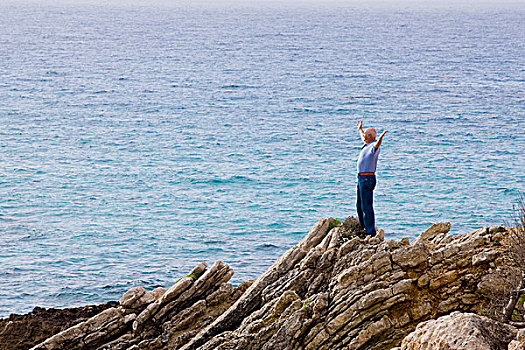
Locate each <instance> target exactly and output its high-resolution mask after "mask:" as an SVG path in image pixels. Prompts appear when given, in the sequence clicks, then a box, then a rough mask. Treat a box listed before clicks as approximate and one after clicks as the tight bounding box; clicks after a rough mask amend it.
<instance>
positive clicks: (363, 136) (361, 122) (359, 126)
mask: <svg viewBox="0 0 525 350" xmlns="http://www.w3.org/2000/svg"><path fill="white" fill-rule="evenodd" d="M357 130H359V135H361V140H363V142H365V132H364V131H363V121H362V120H358V121H357Z"/></svg>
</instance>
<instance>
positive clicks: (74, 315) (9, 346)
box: [0, 301, 118, 350]
mask: <svg viewBox="0 0 525 350" xmlns="http://www.w3.org/2000/svg"><path fill="white" fill-rule="evenodd" d="M115 306H118V302H116V301H112V302H109V303H104V304H101V305H89V306H84V307H79V308H68V309H43V308H40V307H36V308H35V309H34V310H33V311H32V312H30V313H28V314H26V315H15V314H13V315H11V316H9V317H8V318H6V319H3V320H0V350H27V349H29V348H31V347H32V346H33V345H35V344H38V343H40V342H42V341H44V340H46V339H47V338H49V337H51V336H52V335H54V334H57V333H59V332H61V331H63V330H66V329H68V328H70V327H72V326H74V325H76V324H79V323H81V322H84V321H86V320H87V319H88V318H90V317H93V316H95V315H97V314H99V313H101V312H102V311H104V310H106V309H108V308H110V307H115Z"/></svg>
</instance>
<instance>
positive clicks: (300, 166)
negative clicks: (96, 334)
mask: <svg viewBox="0 0 525 350" xmlns="http://www.w3.org/2000/svg"><path fill="white" fill-rule="evenodd" d="M524 32H525V9H524V8H518V9H513V10H504V9H498V10H497V9H490V8H489V9H484V10H461V11H459V10H450V9H448V10H447V9H440V10H410V9H404V10H382V9H366V8H352V7H344V8H331V7H325V8H315V7H310V8H294V7H290V8H286V9H277V8H273V9H272V8H222V9H221V8H218V9H206V8H200V9H199V8H177V7H162V6H158V7H133V6H117V5H113V6H110V5H105V6H80V5H67V6H66V5H62V6H58V5H56V6H50V5H47V6H44V5H41V6H31V5H20V4H16V3H7V4H6V3H2V5H0V147H1V152H0V154H1V157H2V158H1V160H0V246H1V247H2V248H1V251H0V286H1V288H0V316H1V317H5V316H7V315H8V314H9V313H11V312H16V313H22V312H27V311H29V310H31V309H32V308H33V307H35V306H43V307H66V306H79V305H85V304H88V303H99V302H103V301H107V300H114V299H117V298H119V297H120V296H121V294H122V293H123V292H124V291H126V290H127V289H129V288H130V287H132V286H135V285H142V286H144V287H146V288H153V287H156V286H164V287H167V286H170V285H171V284H172V283H174V281H176V280H177V279H178V278H179V277H180V276H182V275H185V274H187V273H188V271H189V270H190V269H191V268H192V267H193V266H194V265H195V264H196V263H198V262H200V261H207V262H208V263H213V262H214V261H215V260H219V259H220V260H223V261H224V262H226V263H228V264H229V265H230V266H232V267H233V269H234V270H235V271H236V275H235V276H234V278H233V281H234V283H239V282H241V281H244V280H246V279H250V278H252V279H253V278H256V277H257V276H258V275H259V274H260V273H262V272H263V271H264V270H265V269H266V268H267V267H268V266H269V265H270V264H271V263H272V262H273V261H274V260H275V259H277V258H278V257H279V256H280V255H281V254H282V253H283V252H284V251H285V250H286V249H288V248H289V247H290V246H292V245H294V244H295V243H297V242H298V241H299V240H300V239H301V238H302V237H303V235H304V234H305V233H306V232H308V230H309V229H310V227H311V226H312V225H313V224H314V223H315V222H316V221H317V220H318V219H319V218H321V217H329V216H332V217H339V218H344V217H346V216H348V215H355V209H354V202H355V185H356V179H355V162H356V159H357V156H358V153H359V150H360V146H361V144H360V141H359V137H358V134H357V132H356V129H355V126H356V122H357V120H358V119H363V120H364V124H365V127H367V126H375V127H376V128H377V129H378V131H379V132H381V131H382V130H388V131H389V132H388V134H387V136H386V137H385V140H384V143H383V146H382V151H381V155H380V160H379V165H378V185H377V188H376V192H375V207H376V216H377V225H378V226H379V227H380V228H383V229H384V230H385V231H386V235H387V237H390V238H396V239H397V238H401V237H414V236H415V235H417V234H418V233H420V232H422V231H423V230H425V229H426V228H427V227H428V226H430V225H431V224H432V223H435V222H439V221H450V222H451V223H452V231H453V232H454V233H463V232H466V231H469V230H473V229H476V228H478V227H480V226H486V225H497V224H502V223H505V222H509V221H511V219H512V204H513V203H514V202H515V201H516V199H517V197H518V194H519V193H520V192H523V191H525V186H524V164H525V162H524V160H525V159H524V147H525V134H524V132H523V128H524V115H525V113H524V112H525V108H524V107H525V83H524V81H525V80H524V78H525V68H524V52H525V42H524V39H523V36H522V34H523V33H524Z"/></svg>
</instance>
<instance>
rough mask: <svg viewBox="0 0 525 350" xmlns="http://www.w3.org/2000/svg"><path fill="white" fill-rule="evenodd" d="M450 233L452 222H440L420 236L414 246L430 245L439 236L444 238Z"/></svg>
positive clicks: (415, 240)
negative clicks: (418, 244)
mask: <svg viewBox="0 0 525 350" xmlns="http://www.w3.org/2000/svg"><path fill="white" fill-rule="evenodd" d="M449 231H450V222H446V223H443V222H440V223H437V224H434V225H432V226H430V227H429V228H428V229H427V230H426V231H425V232H423V233H422V234H420V235H419V236H418V237H416V239H414V241H413V242H412V244H417V243H428V242H431V241H432V240H434V239H435V238H436V237H437V236H439V237H442V235H444V234H447V233H448V232H449Z"/></svg>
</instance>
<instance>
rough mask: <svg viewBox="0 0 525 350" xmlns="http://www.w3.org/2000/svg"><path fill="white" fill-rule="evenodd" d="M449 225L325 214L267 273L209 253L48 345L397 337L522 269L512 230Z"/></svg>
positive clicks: (486, 294) (504, 283)
mask: <svg viewBox="0 0 525 350" xmlns="http://www.w3.org/2000/svg"><path fill="white" fill-rule="evenodd" d="M449 229H450V224H449V223H446V224H437V225H433V226H432V227H431V228H430V229H429V230H427V231H425V232H424V233H423V235H422V236H421V237H419V238H417V239H416V240H414V242H412V244H410V241H409V240H408V238H404V239H402V240H400V241H398V242H397V241H393V240H384V238H383V237H368V236H366V237H365V236H363V235H362V230H361V229H360V227H359V223H358V222H357V220H356V219H355V218H352V217H349V218H347V219H345V220H344V221H343V223H342V224H340V225H337V221H335V219H332V218H329V219H320V220H319V221H318V222H317V223H316V224H315V225H314V227H313V228H312V229H311V230H310V232H309V233H308V234H307V235H306V236H305V237H304V238H303V239H302V240H301V242H299V243H298V244H297V245H296V246H294V247H292V248H290V249H289V250H288V251H287V252H286V253H285V254H284V255H283V256H282V257H281V258H279V259H278V260H277V261H276V262H275V263H274V264H273V265H272V266H271V267H270V268H269V269H268V270H267V271H266V272H265V273H264V274H262V275H261V276H260V277H259V278H258V279H257V280H256V281H255V282H253V281H249V282H246V283H243V284H241V285H239V286H238V287H237V288H233V286H232V285H231V284H229V283H228V281H229V279H230V278H231V276H232V274H233V271H232V270H231V269H230V267H229V266H228V265H225V264H223V263H222V262H220V261H219V262H216V263H215V264H213V266H212V267H210V268H209V269H206V265H205V264H204V263H201V264H199V265H198V266H197V267H195V269H193V270H192V271H191V272H190V274H189V275H188V276H186V277H184V278H182V279H180V280H179V281H178V282H177V283H175V284H174V285H173V286H172V287H170V288H168V289H167V290H163V289H162V290H155V291H150V292H147V291H145V290H143V289H141V288H137V287H136V288H135V289H132V290H130V291H128V292H126V293H125V294H124V295H123V297H122V298H121V302H120V306H119V307H118V308H116V309H115V310H112V311H107V312H106V316H104V317H102V316H101V315H102V314H104V313H102V314H101V315H98V316H96V318H97V319H98V321H97V322H95V321H94V320H88V321H86V322H84V323H82V324H79V325H77V326H75V327H76V328H75V327H72V328H70V329H68V330H66V331H64V332H62V333H60V334H58V335H56V336H55V337H52V338H50V339H48V340H47V341H46V342H44V343H43V344H41V346H44V345H45V347H37V348H38V349H56V348H59V347H52V346H50V345H49V344H62V345H61V346H63V345H64V344H66V345H67V346H68V349H85V350H87V349H97V348H96V347H94V346H95V345H96V346H97V347H98V350H120V349H128V350H142V349H148V350H157V349H159V350H160V349H182V350H197V349H199V350H211V349H214V350H227V349H228V350H230V349H231V350H233V349H243V350H256V349H257V350H259V349H263V350H284V349H293V350H303V349H315V350H331V349H353V350H358V349H370V350H379V349H391V348H393V347H395V346H399V344H401V341H402V340H403V338H405V337H406V336H407V335H408V334H409V333H410V332H412V331H414V329H416V326H417V325H418V324H419V323H420V322H423V321H426V320H429V319H433V318H436V317H439V316H443V315H446V314H448V313H450V312H453V311H462V312H473V313H476V312H479V311H480V310H482V309H483V308H484V307H485V306H486V305H489V304H490V303H491V302H493V300H494V298H500V297H501V294H499V295H497V294H495V292H499V291H501V290H504V289H505V288H508V286H509V285H510V284H511V280H512V278H514V277H515V276H517V274H518V272H519V273H520V276H521V269H522V267H520V266H516V264H514V263H513V261H512V259H511V258H509V256H508V254H509V252H508V249H506V248H505V245H504V244H502V243H501V242H504V241H505V239H506V237H507V235H508V232H507V231H504V230H503V231H502V230H501V229H496V228H494V229H488V228H483V229H480V230H476V231H474V232H471V233H468V234H464V235H457V236H451V235H447V233H448V230H449ZM496 235H497V239H496V237H495V236H496ZM513 276H514V277H513ZM492 284H498V285H499V288H500V289H498V288H496V287H494V286H493V285H492ZM88 324H90V325H92V326H89V327H88V326H87V325H88ZM95 324H96V325H95ZM487 327H488V326H487ZM494 329H495V328H494ZM53 339H54V340H53ZM79 339H82V341H83V342H84V344H86V342H87V344H88V345H84V346H80V345H79V344H80V342H79ZM505 339H507V338H505ZM51 340H53V341H54V342H55V343H53V341H51ZM517 341H518V340H517V339H516V342H517ZM509 342H510V340H509ZM46 344H47V345H46ZM56 346H58V345H56Z"/></svg>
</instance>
